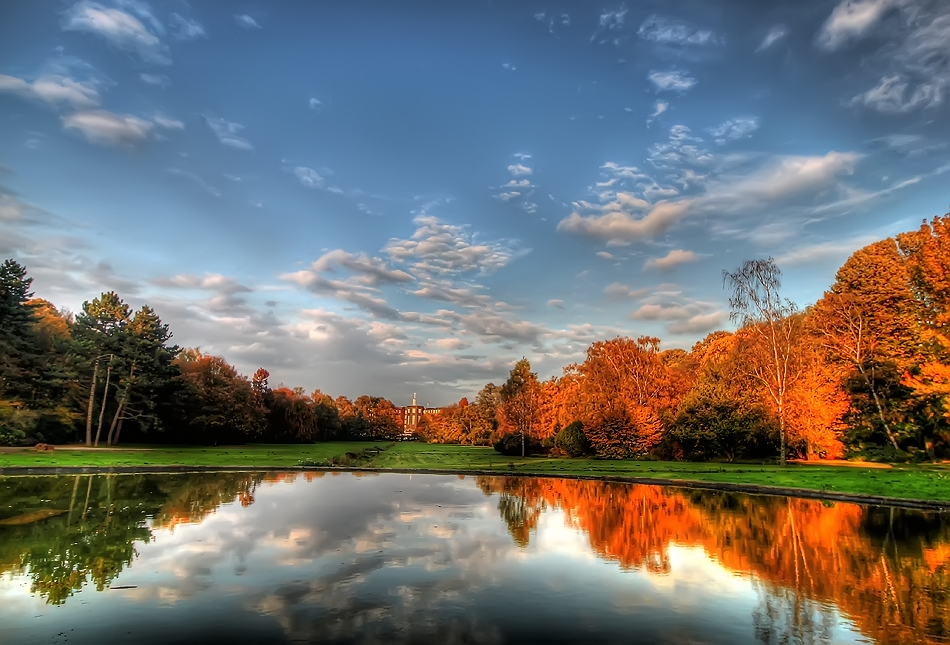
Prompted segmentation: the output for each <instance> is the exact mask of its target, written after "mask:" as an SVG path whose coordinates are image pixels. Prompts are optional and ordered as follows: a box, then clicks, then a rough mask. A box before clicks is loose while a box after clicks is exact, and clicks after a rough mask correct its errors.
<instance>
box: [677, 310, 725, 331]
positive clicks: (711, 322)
mask: <svg viewBox="0 0 950 645" xmlns="http://www.w3.org/2000/svg"><path fill="white" fill-rule="evenodd" d="M725 322H726V314H725V312H723V311H714V312H712V313H709V314H696V315H695V316H690V317H689V318H687V319H686V320H680V321H677V322H674V323H672V324H671V325H669V326H668V327H667V328H666V329H667V331H669V332H670V333H671V334H701V333H705V332H709V331H713V330H715V329H717V328H721V327H722V325H723V323H725Z"/></svg>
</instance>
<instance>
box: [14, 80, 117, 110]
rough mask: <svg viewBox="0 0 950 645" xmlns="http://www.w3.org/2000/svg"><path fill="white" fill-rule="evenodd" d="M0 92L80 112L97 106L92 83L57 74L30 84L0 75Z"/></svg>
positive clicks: (97, 99) (96, 92) (97, 100)
mask: <svg viewBox="0 0 950 645" xmlns="http://www.w3.org/2000/svg"><path fill="white" fill-rule="evenodd" d="M0 92H7V93H10V94H17V95H19V96H22V97H24V98H27V99H31V100H37V101H43V102H44V103H46V104H47V105H51V106H53V107H60V106H62V105H64V104H67V105H69V106H71V107H72V108H73V109H76V110H82V109H88V108H91V107H96V106H97V105H99V92H98V91H97V90H96V87H95V86H94V85H93V84H92V83H89V82H85V83H82V82H78V81H74V80H73V79H71V78H68V77H66V76H60V75H57V74H50V75H47V76H41V77H39V78H38V79H36V80H35V81H33V82H32V83H28V82H26V81H24V80H23V79H21V78H17V77H15V76H7V75H5V74H0Z"/></svg>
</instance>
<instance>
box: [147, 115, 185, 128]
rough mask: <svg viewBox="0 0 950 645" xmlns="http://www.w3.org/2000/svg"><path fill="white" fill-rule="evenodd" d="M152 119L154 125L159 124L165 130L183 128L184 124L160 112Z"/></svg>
mask: <svg viewBox="0 0 950 645" xmlns="http://www.w3.org/2000/svg"><path fill="white" fill-rule="evenodd" d="M152 120H153V121H155V124H156V125H159V126H161V127H163V128H165V129H166V130H184V129H185V124H184V123H182V122H181V121H179V120H178V119H172V118H170V117H167V116H163V115H161V114H156V115H155V116H154V117H152Z"/></svg>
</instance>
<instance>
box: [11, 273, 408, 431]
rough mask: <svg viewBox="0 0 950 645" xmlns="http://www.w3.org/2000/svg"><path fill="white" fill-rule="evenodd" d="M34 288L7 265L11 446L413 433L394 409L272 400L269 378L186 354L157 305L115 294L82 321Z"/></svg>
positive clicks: (296, 393)
mask: <svg viewBox="0 0 950 645" xmlns="http://www.w3.org/2000/svg"><path fill="white" fill-rule="evenodd" d="M31 285H32V278H30V277H28V276H27V271H26V268H25V267H23V266H22V265H20V264H19V263H17V262H16V261H14V260H6V261H5V262H4V263H3V264H2V265H0V445H21V444H22V445H30V444H33V443H36V442H50V443H60V442H66V441H75V440H82V441H84V442H85V443H86V445H95V446H98V445H100V444H103V445H115V444H117V443H118V442H119V440H120V438H123V437H124V438H129V437H131V438H133V439H135V440H138V441H144V440H147V441H150V442H155V443H159V442H164V443H196V444H208V445H211V444H224V443H245V442H248V441H259V442H312V441H329V440H332V439H350V440H353V439H356V440H359V439H368V440H375V439H391V438H394V437H396V436H397V435H398V434H399V433H400V432H401V430H402V427H401V422H400V419H399V417H398V414H397V410H396V407H395V406H394V405H393V404H392V402H390V401H388V400H386V399H384V398H381V397H374V396H365V395H364V396H360V397H359V398H357V399H356V400H355V401H350V400H349V399H347V398H346V397H343V396H341V397H338V398H336V399H333V398H331V397H330V396H328V395H326V394H324V393H322V392H320V391H319V390H317V391H315V392H313V393H311V394H309V395H308V394H307V393H306V392H305V391H304V390H303V388H293V389H290V388H286V387H283V386H280V387H277V388H274V389H272V388H271V387H270V386H269V385H268V377H269V374H268V373H267V370H265V369H263V368H261V369H259V370H257V372H256V373H255V374H254V376H253V378H251V379H248V378H247V377H246V376H244V375H242V374H239V373H238V371H237V370H236V369H235V368H234V367H233V366H231V365H230V364H228V362H227V361H226V360H225V359H224V358H222V357H220V356H209V355H206V354H203V353H202V352H201V351H200V350H198V349H182V348H180V347H178V346H177V345H174V344H172V343H171V338H172V333H171V331H170V330H169V328H168V325H166V324H164V323H163V322H162V320H161V318H159V316H158V314H157V313H156V312H155V311H154V310H153V309H152V308H151V307H149V306H148V305H144V306H142V308H141V309H139V310H137V311H134V312H133V311H132V310H131V308H130V307H129V306H128V305H127V304H126V303H125V302H123V300H122V299H121V298H120V297H119V296H118V295H117V294H116V293H114V292H111V291H110V292H108V293H103V294H102V295H100V296H99V297H98V298H94V299H93V300H91V301H87V302H84V303H83V304H82V310H81V311H80V312H79V313H77V314H76V315H72V314H70V313H69V312H65V311H61V310H58V309H57V308H56V307H55V306H54V305H53V304H52V303H50V302H48V301H46V300H42V299H38V298H33V294H32V293H31V292H30V289H31Z"/></svg>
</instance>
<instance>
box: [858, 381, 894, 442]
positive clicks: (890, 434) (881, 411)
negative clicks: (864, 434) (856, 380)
mask: <svg viewBox="0 0 950 645" xmlns="http://www.w3.org/2000/svg"><path fill="white" fill-rule="evenodd" d="M858 371H860V372H861V376H863V377H864V382H865V383H867V384H868V389H869V390H870V391H871V396H872V397H873V398H874V405H875V406H876V407H877V415H878V416H879V417H880V418H881V425H882V426H884V432H886V433H887V438H888V439H890V440H891V445H892V446H894V450H900V448H898V447H897V440H896V439H895V438H894V433H893V432H891V427H890V426H889V425H888V424H887V421H885V420H884V407H883V406H882V405H881V400H880V399H879V398H878V396H877V390H876V389H874V382H873V381H872V380H871V378H870V377H869V376H868V375H867V372H865V371H864V366H863V365H861V364H860V363H858Z"/></svg>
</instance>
